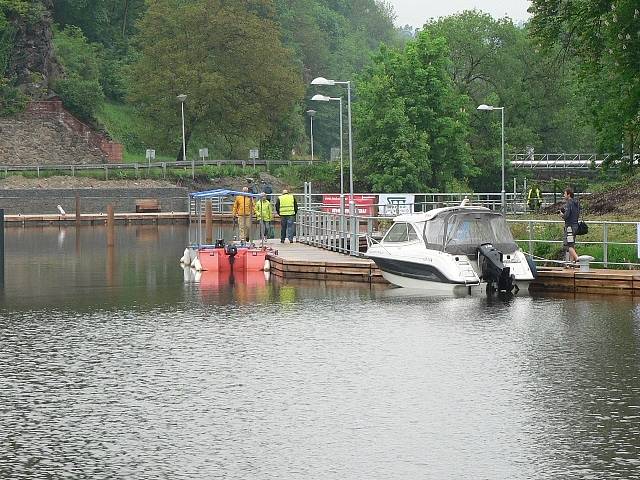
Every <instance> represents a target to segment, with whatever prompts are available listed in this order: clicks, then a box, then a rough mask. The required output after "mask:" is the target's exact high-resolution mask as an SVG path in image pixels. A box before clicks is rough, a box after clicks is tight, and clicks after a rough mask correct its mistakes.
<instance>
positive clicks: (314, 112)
mask: <svg viewBox="0 0 640 480" xmlns="http://www.w3.org/2000/svg"><path fill="white" fill-rule="evenodd" d="M307 115H309V119H310V120H311V161H312V162H313V117H315V115H316V111H315V110H307Z"/></svg>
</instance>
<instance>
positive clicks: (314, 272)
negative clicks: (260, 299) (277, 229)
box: [267, 240, 387, 283]
mask: <svg viewBox="0 0 640 480" xmlns="http://www.w3.org/2000/svg"><path fill="white" fill-rule="evenodd" d="M269 246H270V247H271V248H273V249H274V251H275V253H274V254H271V255H268V257H267V258H268V259H269V261H270V263H271V273H273V274H274V275H277V276H279V277H282V278H305V279H311V280H340V281H345V282H365V283H387V281H386V280H385V279H384V278H383V277H382V273H381V272H380V270H379V269H378V267H377V266H376V264H375V263H374V262H373V261H372V260H369V259H366V258H359V257H350V256H348V255H344V254H342V253H337V252H332V251H330V250H325V249H321V248H317V247H311V246H309V245H305V244H302V243H289V242H288V241H287V242H286V243H280V240H270V241H269Z"/></svg>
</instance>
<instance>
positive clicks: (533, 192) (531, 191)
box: [527, 188, 541, 200]
mask: <svg viewBox="0 0 640 480" xmlns="http://www.w3.org/2000/svg"><path fill="white" fill-rule="evenodd" d="M532 197H533V198H537V199H538V200H540V199H541V197H540V189H539V188H530V189H529V194H528V195H527V200H531V198H532Z"/></svg>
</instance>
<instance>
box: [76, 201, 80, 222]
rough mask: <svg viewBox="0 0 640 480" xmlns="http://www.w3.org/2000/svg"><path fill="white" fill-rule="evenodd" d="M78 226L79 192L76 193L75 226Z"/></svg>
mask: <svg viewBox="0 0 640 480" xmlns="http://www.w3.org/2000/svg"><path fill="white" fill-rule="evenodd" d="M79 226H80V194H79V193H76V227H79Z"/></svg>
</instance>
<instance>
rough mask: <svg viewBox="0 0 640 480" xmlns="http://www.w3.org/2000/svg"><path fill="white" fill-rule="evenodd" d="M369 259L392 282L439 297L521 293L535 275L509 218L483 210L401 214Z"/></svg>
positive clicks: (374, 244) (371, 243) (374, 245)
mask: <svg viewBox="0 0 640 480" xmlns="http://www.w3.org/2000/svg"><path fill="white" fill-rule="evenodd" d="M367 256H368V257H369V258H371V259H372V260H373V261H374V262H375V263H376V265H377V266H378V267H379V268H380V270H381V271H382V275H383V276H384V278H386V279H387V280H388V281H389V282H390V283H392V284H394V285H398V286H400V287H406V288H421V289H426V290H429V291H434V292H454V291H458V292H465V291H466V292H468V293H473V291H474V290H476V289H481V288H486V289H487V292H488V293H492V292H495V291H498V292H508V293H511V292H514V291H515V292H518V290H520V289H525V290H526V289H528V287H529V282H530V281H531V280H533V279H534V277H535V271H536V270H535V264H534V263H533V261H532V260H531V259H529V258H528V257H527V256H526V255H525V254H524V253H523V252H522V251H521V250H520V249H519V248H518V245H517V244H516V242H515V240H514V239H513V236H512V234H511V231H510V230H509V227H508V225H507V222H506V221H505V218H504V216H503V215H501V214H500V213H498V212H494V211H492V210H489V209H488V208H484V207H472V206H458V207H446V208H438V209H434V210H430V211H428V212H424V213H410V214H405V215H399V216H397V217H395V218H394V219H393V225H392V226H391V227H390V228H389V230H388V231H387V233H386V234H385V235H384V237H383V238H382V240H381V241H380V242H374V241H372V240H370V241H369V248H368V249H367Z"/></svg>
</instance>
